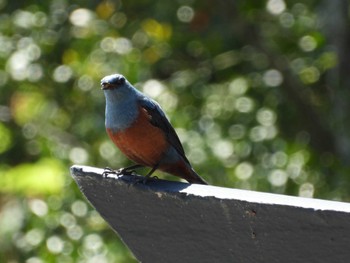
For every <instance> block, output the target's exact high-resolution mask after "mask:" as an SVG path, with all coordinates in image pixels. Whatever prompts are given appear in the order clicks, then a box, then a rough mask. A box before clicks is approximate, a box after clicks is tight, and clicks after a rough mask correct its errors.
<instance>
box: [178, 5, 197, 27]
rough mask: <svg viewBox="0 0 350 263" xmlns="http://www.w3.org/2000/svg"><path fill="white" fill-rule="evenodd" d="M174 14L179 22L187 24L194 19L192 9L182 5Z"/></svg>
mask: <svg viewBox="0 0 350 263" xmlns="http://www.w3.org/2000/svg"><path fill="white" fill-rule="evenodd" d="M176 14H177V18H178V19H179V20H180V21H181V22H184V23H189V22H191V21H192V19H193V17H194V10H193V8H192V7H190V6H186V5H184V6H181V7H180V8H179V9H178V10H177V12H176Z"/></svg>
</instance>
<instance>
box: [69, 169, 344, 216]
mask: <svg viewBox="0 0 350 263" xmlns="http://www.w3.org/2000/svg"><path fill="white" fill-rule="evenodd" d="M73 167H75V168H79V169H83V171H84V172H92V173H98V174H101V173H102V172H103V171H104V170H103V169H101V168H96V167H90V166H80V165H74V166H72V168H73ZM108 177H113V176H108ZM114 177H115V176H114ZM179 192H180V193H184V194H187V195H193V196H201V197H215V198H218V199H232V200H241V201H247V202H252V203H258V204H270V205H284V206H293V207H300V208H309V209H313V210H329V211H338V212H345V213H350V203H345V202H339V201H329V200H322V199H315V198H305V197H296V196H288V195H281V194H271V193H264V192H256V191H249V190H240V189H232V188H226V187H218V186H211V185H199V184H192V185H191V184H189V185H188V187H186V188H184V189H183V190H180V191H179Z"/></svg>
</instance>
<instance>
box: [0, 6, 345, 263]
mask: <svg viewBox="0 0 350 263" xmlns="http://www.w3.org/2000/svg"><path fill="white" fill-rule="evenodd" d="M326 2H327V1H326ZM328 2H329V3H322V4H321V3H319V2H318V1H312V0H306V1H303V3H298V2H295V1H286V0H285V1H284V0H265V1H255V2H254V1H244V0H238V1H229V2H227V1H193V0H179V1H174V2H171V1H150V0H143V1H133V2H132V1H131V2H130V1H129V2H128V1H74V3H70V2H69V1H65V0H55V1H52V0H51V1H33V0H27V1H23V0H19V1H11V2H10V1H7V0H0V12H1V13H0V65H1V67H0V92H1V96H0V121H1V123H0V158H1V164H0V262H28V263H33V262H35V263H37V262H134V261H135V259H134V258H133V256H132V255H131V254H130V252H129V251H128V250H127V249H126V248H125V247H124V245H123V244H122V243H121V241H119V240H118V238H117V237H116V236H115V234H114V233H113V232H112V231H111V230H110V229H109V228H108V227H107V226H106V224H105V223H104V222H103V220H102V219H101V218H100V217H99V215H98V214H97V213H96V212H95V211H94V210H93V209H92V208H91V207H90V206H89V205H88V204H87V203H86V202H85V200H84V198H83V197H82V195H81V193H80V192H79V191H78V190H77V187H76V185H75V184H74V183H73V182H72V179H71V178H70V175H69V167H70V166H71V165H72V164H86V165H92V166H98V167H106V166H109V167H115V168H119V167H122V166H124V165H127V164H130V162H129V161H127V160H126V159H125V158H124V157H123V156H122V155H121V154H120V152H119V151H118V150H117V149H116V148H115V146H114V145H113V144H112V143H111V142H110V141H109V139H108V138H107V136H106V134H105V131H104V96H103V94H102V92H101V90H100V89H99V81H100V79H101V78H102V77H103V76H105V75H107V74H111V73H115V72H118V73H121V74H123V75H125V76H126V77H127V78H128V79H129V81H130V82H131V83H134V84H135V86H136V87H138V88H139V89H140V90H142V91H144V92H145V93H147V94H148V95H149V96H151V97H153V98H154V99H156V100H157V101H158V102H159V103H160V104H161V105H162V107H163V108H164V110H165V111H166V112H167V114H168V116H169V118H170V119H171V122H172V123H173V125H174V127H176V130H177V131H178V134H179V136H180V138H181V140H182V142H183V145H184V148H185V150H186V152H187V155H188V158H189V160H190V161H191V162H192V164H193V166H194V167H195V169H196V170H197V171H198V173H199V174H201V175H202V176H203V177H204V178H205V179H206V180H207V181H208V182H210V183H211V184H214V185H219V186H227V187H233V188H243V189H252V190H259V191H266V192H275V193H283V194H291V195H297V196H304V197H319V198H325V199H334V200H344V201H348V200H350V191H349V189H350V188H349V187H350V178H349V176H348V172H349V166H348V160H349V157H350V147H348V146H349V145H350V141H349V136H348V135H349V132H350V126H349V125H350V123H349V121H348V112H350V111H349V110H350V109H349V108H350V105H349V102H348V100H349V94H348V93H349V91H348V90H347V87H348V86H349V85H348V84H350V83H348V82H349V80H347V74H348V72H349V71H348V70H349V69H348V66H347V64H348V63H347V62H348V61H349V60H348V54H350V52H349V50H348V49H349V48H350V47H349V45H346V44H345V43H347V42H346V41H347V39H350V38H349V32H348V29H347V26H346V25H348V23H349V17H348V16H349V15H348V4H347V2H346V1H328ZM328 10H333V11H332V12H333V15H332V16H330V15H329V14H328ZM325 14H328V15H325ZM164 177H165V178H169V179H172V180H176V178H173V177H168V176H167V175H164ZM121 212H122V211H121ZM140 223H142V222H140Z"/></svg>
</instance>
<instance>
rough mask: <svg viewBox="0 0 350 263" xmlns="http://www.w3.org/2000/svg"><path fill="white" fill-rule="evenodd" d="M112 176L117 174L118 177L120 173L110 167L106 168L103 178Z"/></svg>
mask: <svg viewBox="0 0 350 263" xmlns="http://www.w3.org/2000/svg"><path fill="white" fill-rule="evenodd" d="M110 174H117V175H118V171H116V170H113V169H112V168H109V167H105V169H104V171H103V173H102V176H103V177H107V176H108V175H110Z"/></svg>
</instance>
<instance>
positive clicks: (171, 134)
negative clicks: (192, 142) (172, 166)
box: [140, 98, 190, 163]
mask: <svg viewBox="0 0 350 263" xmlns="http://www.w3.org/2000/svg"><path fill="white" fill-rule="evenodd" d="M140 105H141V107H142V108H144V109H145V110H146V111H147V113H148V114H149V116H150V122H151V124H152V125H154V126H156V127H158V128H159V129H161V130H163V131H164V133H165V134H166V136H167V140H168V142H169V143H170V144H171V145H172V146H173V147H174V148H175V149H176V151H177V152H178V153H179V154H180V155H181V157H182V158H183V159H184V160H185V161H186V162H187V163H190V162H189V161H188V159H187V158H186V156H185V151H184V149H183V147H182V144H181V142H180V139H179V137H178V136H177V134H176V132H175V130H174V128H173V126H171V124H170V122H169V120H168V118H167V117H166V116H165V114H164V112H163V110H162V109H161V108H160V106H159V105H158V103H156V102H155V101H152V100H150V99H148V98H144V99H141V100H140Z"/></svg>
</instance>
